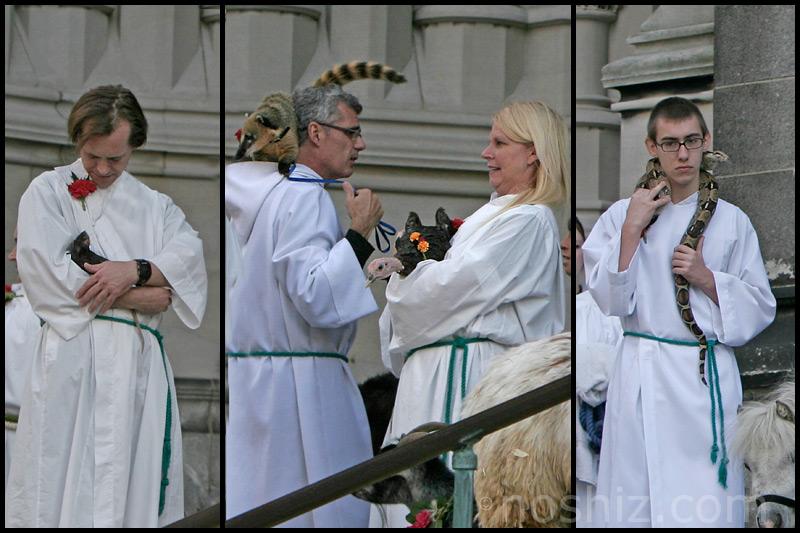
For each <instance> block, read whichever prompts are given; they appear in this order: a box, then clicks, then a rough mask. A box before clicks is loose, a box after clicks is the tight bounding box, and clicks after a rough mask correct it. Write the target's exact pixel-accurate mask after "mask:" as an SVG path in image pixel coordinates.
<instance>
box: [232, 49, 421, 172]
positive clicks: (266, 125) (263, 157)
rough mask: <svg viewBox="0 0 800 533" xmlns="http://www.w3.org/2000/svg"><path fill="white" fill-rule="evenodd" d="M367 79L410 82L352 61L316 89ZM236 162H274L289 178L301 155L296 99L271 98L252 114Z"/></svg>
mask: <svg viewBox="0 0 800 533" xmlns="http://www.w3.org/2000/svg"><path fill="white" fill-rule="evenodd" d="M363 79H377V80H386V81H390V82H392V83H403V82H405V81H406V79H405V78H404V77H403V76H402V75H401V74H398V73H397V72H396V71H395V70H394V69H392V68H391V67H388V66H386V65H382V64H380V63H376V62H374V61H370V62H366V61H352V62H350V63H347V64H344V65H336V66H335V67H334V68H333V69H331V70H329V71H327V72H325V73H324V74H322V76H320V77H319V78H318V79H317V80H316V81H315V82H314V87H322V86H324V85H329V84H336V85H344V84H346V83H349V82H351V81H356V80H363ZM238 141H239V148H238V150H237V151H236V155H235V156H234V159H235V160H236V161H243V160H250V161H271V162H275V163H278V171H279V172H280V173H281V174H283V175H284V176H288V175H289V170H290V168H291V166H292V164H294V163H295V161H297V154H298V152H299V151H300V144H299V143H300V137H299V131H298V123H297V115H296V113H295V111H294V105H293V103H292V97H291V96H289V95H288V94H286V93H274V94H268V95H267V96H265V97H264V99H263V100H262V101H261V104H260V105H259V106H258V109H256V110H255V111H254V112H253V113H252V114H250V115H248V116H247V117H246V118H245V121H244V124H243V125H242V129H241V132H240V134H239V136H238Z"/></svg>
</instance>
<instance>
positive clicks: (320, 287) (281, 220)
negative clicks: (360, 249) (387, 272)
mask: <svg viewBox="0 0 800 533" xmlns="http://www.w3.org/2000/svg"><path fill="white" fill-rule="evenodd" d="M305 188H306V190H304V191H303V193H302V194H297V195H293V196H292V197H291V199H290V200H289V201H288V202H287V203H286V204H284V205H283V206H282V207H283V209H284V212H283V213H282V215H281V216H279V217H277V218H276V227H275V228H274V230H273V231H274V238H275V247H274V251H273V256H272V257H271V258H264V260H265V261H272V262H273V264H274V267H275V276H276V281H277V283H278V284H279V285H281V286H283V287H284V288H285V290H286V293H287V294H288V295H289V298H290V299H291V300H292V303H293V304H294V307H295V309H296V310H297V312H298V313H300V316H302V317H303V320H305V321H306V322H307V323H308V324H309V325H311V326H312V327H316V328H338V327H342V326H345V325H347V324H350V323H351V322H354V321H355V320H358V319H359V318H361V317H363V316H365V315H368V314H370V313H373V312H375V311H377V309H378V306H377V305H376V304H375V299H374V298H373V297H372V293H371V292H370V290H369V289H368V288H367V287H366V286H365V278H364V272H363V271H362V270H361V266H360V265H359V262H358V258H357V257H356V254H355V252H354V251H353V248H352V246H350V243H349V242H348V241H347V239H338V240H337V238H338V237H339V233H340V230H339V221H338V218H337V217H336V211H335V209H334V206H333V202H332V201H331V199H330V197H329V196H328V193H327V192H325V190H324V189H322V188H321V187H316V186H314V187H312V186H305Z"/></svg>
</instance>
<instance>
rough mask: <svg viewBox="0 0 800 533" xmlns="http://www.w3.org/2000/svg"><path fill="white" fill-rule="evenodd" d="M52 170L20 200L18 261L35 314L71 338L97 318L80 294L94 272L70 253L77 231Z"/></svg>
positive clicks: (39, 179) (60, 334)
mask: <svg viewBox="0 0 800 533" xmlns="http://www.w3.org/2000/svg"><path fill="white" fill-rule="evenodd" d="M49 174H50V173H45V174H42V175H41V176H39V177H38V178H36V179H35V180H33V182H31V184H30V186H29V187H28V189H27V190H26V191H25V194H23V195H22V199H21V200H20V203H19V219H18V224H17V265H18V268H19V275H20V279H21V280H22V283H23V284H24V285H25V290H26V291H27V294H28V299H29V300H30V302H31V307H32V308H33V310H34V312H35V313H36V314H37V315H38V316H39V317H40V318H41V319H42V320H44V321H45V322H47V324H48V325H49V326H50V327H51V328H53V330H54V331H55V332H56V333H58V335H59V336H60V337H61V338H63V339H65V340H70V339H72V338H73V337H75V336H76V335H77V334H78V333H80V332H81V331H82V330H83V329H85V328H86V327H87V326H88V325H89V323H90V322H91V321H92V318H93V317H94V315H92V314H90V313H89V312H88V311H87V310H86V309H85V308H81V307H80V306H79V305H78V300H77V298H75V293H76V292H78V289H80V288H81V286H82V285H83V284H84V283H85V282H86V281H87V280H88V279H89V275H88V274H87V273H86V272H84V271H83V270H81V269H80V268H79V267H78V265H76V264H75V263H74V262H72V259H71V258H70V256H69V254H68V253H67V248H68V247H69V245H70V243H72V241H73V240H74V239H75V237H77V234H75V232H74V231H73V230H72V229H71V228H70V225H69V224H68V222H67V220H66V218H65V215H64V211H63V208H64V206H63V205H61V204H60V203H59V194H58V191H56V190H54V188H53V187H54V185H53V184H54V183H56V184H57V183H59V180H51V179H47V178H49ZM66 186H67V184H66V183H65V184H64V188H65V191H66Z"/></svg>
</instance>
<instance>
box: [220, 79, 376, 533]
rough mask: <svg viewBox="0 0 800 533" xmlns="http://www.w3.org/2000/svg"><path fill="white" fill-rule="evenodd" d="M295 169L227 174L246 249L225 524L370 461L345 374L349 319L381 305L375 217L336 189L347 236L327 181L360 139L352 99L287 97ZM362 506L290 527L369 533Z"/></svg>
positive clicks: (369, 204) (343, 505)
mask: <svg viewBox="0 0 800 533" xmlns="http://www.w3.org/2000/svg"><path fill="white" fill-rule="evenodd" d="M293 100H294V108H295V112H296V113H297V117H298V122H299V130H300V131H299V139H300V151H299V154H298V158H297V164H296V166H295V168H294V169H293V170H292V172H291V174H290V175H289V176H288V177H286V176H283V175H282V174H281V173H280V172H278V168H277V163H268V162H261V161H250V162H241V163H234V164H232V165H229V166H228V167H227V169H226V173H225V185H226V190H225V206H226V212H227V214H228V216H229V217H230V218H231V223H232V225H233V228H234V230H235V233H236V236H237V238H238V240H239V243H240V244H241V245H242V250H243V256H242V268H241V271H240V273H239V277H238V279H237V281H236V284H235V285H234V286H233V288H232V289H231V292H230V302H231V307H230V335H229V340H228V342H227V346H226V351H227V353H228V384H229V388H230V418H229V424H228V429H227V438H226V501H227V516H228V518H231V517H234V516H238V515H240V514H242V513H244V512H246V511H248V510H250V509H252V508H255V507H257V506H260V505H262V504H264V503H266V502H268V501H272V500H274V499H276V498H279V497H281V496H284V495H286V494H288V493H290V492H293V491H295V490H298V489H301V488H303V487H305V486H307V485H309V484H311V483H314V482H316V481H319V480H321V479H323V478H325V477H327V476H330V475H333V474H335V473H337V472H339V471H342V470H345V469H346V468H348V467H350V466H353V465H355V464H358V463H360V462H362V461H366V460H367V459H370V458H371V457H372V445H371V440H370V433H369V424H368V422H367V416H366V411H365V409H364V403H363V401H362V399H361V396H360V394H359V391H358V388H357V386H356V383H355V380H354V379H353V376H352V374H351V372H350V369H349V367H348V364H347V354H348V352H349V350H350V347H351V346H352V344H353V340H354V338H355V334H356V321H357V320H358V319H359V318H361V317H363V316H366V315H368V314H370V313H373V312H375V311H377V309H378V307H377V305H376V303H375V300H374V299H373V297H372V293H371V292H370V291H369V289H367V288H366V286H365V283H364V281H365V278H364V273H363V271H362V268H363V266H364V264H365V262H366V260H367V258H368V257H369V255H370V254H371V253H372V251H373V248H372V246H371V245H370V244H369V243H368V242H367V241H366V237H367V236H369V234H370V232H371V231H372V230H374V228H375V226H376V225H377V224H378V222H379V220H380V218H381V215H382V214H383V209H382V208H381V204H380V201H379V200H378V197H377V195H375V194H373V193H372V192H371V191H370V190H368V189H360V190H359V191H358V195H356V194H355V192H354V189H353V187H352V186H351V185H350V184H349V183H347V182H344V184H343V187H344V190H345V194H346V199H345V201H346V204H347V211H348V213H349V215H350V218H351V227H350V230H349V231H348V232H347V234H346V235H343V233H342V230H341V227H340V224H339V220H338V218H337V215H336V210H335V208H334V205H333V202H332V200H331V198H330V195H329V193H328V191H327V190H326V189H325V187H324V184H325V183H327V181H325V180H341V179H345V178H349V177H350V176H351V175H352V173H353V165H354V164H355V162H356V160H357V159H358V155H359V153H360V152H361V151H362V150H364V148H366V144H365V142H364V139H363V138H362V137H361V129H360V126H359V122H358V114H359V113H360V112H361V105H360V104H359V102H358V100H357V99H356V98H355V97H354V96H352V95H350V94H348V93H345V92H344V91H342V90H341V88H340V87H338V86H336V85H328V86H325V87H321V88H308V89H303V90H301V91H298V92H296V93H295V94H294V97H293ZM368 520H369V505H368V504H367V503H366V502H363V501H361V500H357V499H355V498H354V497H353V496H347V497H345V498H341V499H339V500H336V501H334V502H332V503H330V504H327V505H325V506H322V507H318V508H317V509H314V510H313V511H311V512H309V513H306V514H304V515H302V516H299V517H297V518H294V519H292V520H290V521H288V522H286V523H285V524H283V526H286V527H304V528H305V527H308V528H311V527H349V528H362V527H367V525H368Z"/></svg>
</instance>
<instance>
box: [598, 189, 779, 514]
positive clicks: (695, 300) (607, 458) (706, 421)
mask: <svg viewBox="0 0 800 533" xmlns="http://www.w3.org/2000/svg"><path fill="white" fill-rule="evenodd" d="M628 204H629V199H625V200H621V201H619V202H617V203H615V204H614V205H612V206H611V208H610V209H609V210H608V211H607V212H606V213H604V214H603V215H602V217H601V218H600V220H598V222H597V224H596V226H595V227H594V229H593V230H592V233H591V235H589V238H588V239H586V242H585V243H584V246H583V253H584V258H585V262H586V273H587V284H588V286H589V289H590V290H591V292H592V296H594V298H595V300H596V301H597V303H598V305H599V306H600V308H601V309H602V310H603V312H604V313H606V314H609V315H615V316H619V317H620V318H621V320H622V325H623V329H624V330H626V331H635V332H640V333H646V334H650V335H654V336H657V337H662V338H668V339H679V340H685V341H694V340H695V338H694V336H693V335H692V334H691V333H690V331H689V330H688V328H687V327H686V326H685V325H684V324H683V322H681V320H680V317H679V314H678V310H677V305H676V304H675V289H674V282H673V277H672V256H673V251H674V248H675V247H676V246H677V245H678V243H679V242H680V238H681V236H682V235H683V232H684V231H685V230H686V227H687V226H688V223H689V220H690V219H691V217H692V215H693V214H694V211H695V208H696V205H697V193H695V194H693V195H691V196H689V197H688V198H686V199H685V200H684V201H682V202H680V203H678V204H671V203H670V204H667V206H666V207H665V209H664V210H663V212H662V213H661V215H660V216H659V219H658V221H657V222H656V223H655V224H654V225H653V226H652V227H651V228H650V229H649V230H648V232H647V242H644V241H643V240H642V241H640V242H639V245H638V248H637V250H636V252H635V254H634V257H633V259H632V261H631V263H630V266H629V268H628V270H626V271H624V272H618V263H619V251H620V231H621V228H622V224H623V222H624V220H625V215H626V213H627V208H628ZM703 258H704V261H705V263H706V266H708V268H709V269H710V270H711V271H712V272H713V275H714V280H715V282H716V288H717V294H718V296H719V307H717V305H716V304H714V303H713V301H712V300H711V299H710V298H709V297H708V296H706V295H705V294H704V293H703V292H702V291H701V290H699V289H698V288H696V287H691V289H690V300H691V305H692V310H693V312H694V317H695V320H696V321H697V324H698V325H699V326H700V328H701V329H702V330H703V331H704V332H705V333H706V336H707V337H708V338H711V339H718V340H719V342H720V344H719V345H718V346H717V347H716V349H715V352H716V359H717V366H718V368H719V383H720V388H721V393H722V403H723V407H724V416H725V431H726V433H725V439H726V442H727V444H728V445H730V443H731V441H732V440H733V437H734V432H735V429H736V427H735V421H736V409H737V407H738V405H739V404H740V403H741V399H742V388H741V381H740V377H739V370H738V367H737V365H736V359H735V357H734V354H733V350H732V348H731V347H734V346H741V345H743V344H745V343H746V342H748V341H749V340H751V339H752V338H753V337H755V336H756V335H757V334H758V333H759V332H761V331H762V330H763V329H764V328H765V327H767V325H769V324H770V323H771V322H772V320H773V319H774V317H775V298H774V297H773V295H772V293H771V291H770V286H769V282H768V279H767V276H766V273H765V270H764V264H763V261H762V259H761V253H760V251H759V247H758V239H757V237H756V234H755V231H754V230H753V227H752V225H751V224H750V220H749V219H748V218H747V216H746V215H745V214H744V213H743V212H742V211H741V210H740V209H739V208H737V207H735V206H733V205H731V204H729V203H727V202H725V201H722V200H721V201H720V202H719V203H718V205H717V209H716V213H715V214H714V217H713V219H712V220H711V222H710V224H709V226H708V228H707V229H706V231H705V240H704V243H703ZM698 354H699V349H698V348H697V347H692V346H676V345H671V344H666V343H663V342H656V341H652V340H647V339H642V338H637V337H625V339H624V341H623V347H622V351H621V353H620V355H619V356H618V358H617V361H616V364H615V367H614V373H613V376H612V378H611V381H610V384H609V389H608V399H607V403H606V418H605V426H604V434H603V446H602V450H601V457H600V471H599V477H598V483H597V496H598V501H597V502H596V506H595V510H596V512H597V513H598V514H599V515H600V516H603V517H605V522H606V523H607V524H608V525H627V526H636V525H638V526H645V527H647V526H650V525H651V524H652V526H654V527H668V526H679V527H680V526H682V527H686V526H689V525H697V526H710V527H715V526H716V527H720V526H732V527H742V526H743V525H744V506H743V502H742V498H743V494H744V486H743V472H742V465H741V464H740V463H738V462H736V461H734V459H733V458H732V457H730V456H729V457H730V461H731V462H730V464H729V465H728V479H727V484H728V488H727V490H725V489H723V488H722V486H721V485H720V484H719V483H718V480H717V475H718V474H717V472H718V471H717V468H718V466H717V465H714V464H712V463H711V460H710V449H711V445H712V434H711V401H710V399H709V389H708V388H707V387H706V386H704V385H703V384H702V382H701V381H700V378H699V375H698ZM708 370H709V365H708V364H706V371H708ZM718 438H720V436H719V434H718ZM720 455H721V452H720ZM718 462H719V459H718ZM601 500H603V501H601ZM609 503H610V505H609ZM598 505H599V506H600V507H598ZM608 510H610V512H609V511H608Z"/></svg>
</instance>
